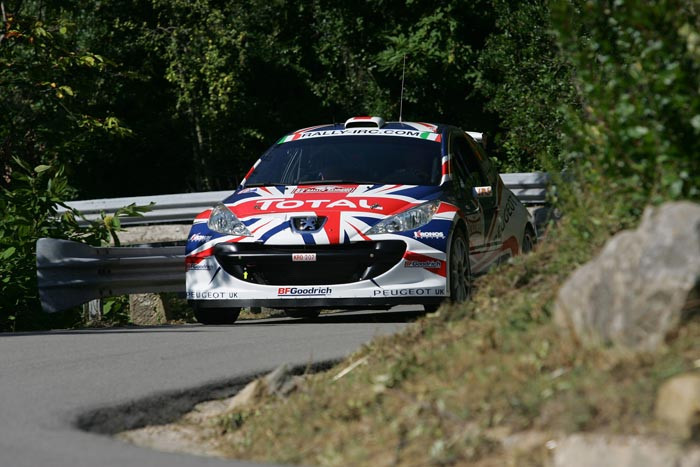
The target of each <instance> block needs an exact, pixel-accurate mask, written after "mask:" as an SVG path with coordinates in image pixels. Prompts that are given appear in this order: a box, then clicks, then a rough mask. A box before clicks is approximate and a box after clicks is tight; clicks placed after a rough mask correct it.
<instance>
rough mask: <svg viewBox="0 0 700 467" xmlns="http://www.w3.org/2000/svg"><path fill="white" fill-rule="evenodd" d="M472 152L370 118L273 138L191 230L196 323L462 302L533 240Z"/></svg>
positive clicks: (455, 141) (449, 137)
mask: <svg viewBox="0 0 700 467" xmlns="http://www.w3.org/2000/svg"><path fill="white" fill-rule="evenodd" d="M480 143H481V134H480V133H473V132H465V131H463V130H461V129H459V128H457V127H454V126H450V125H434V124H429V123H423V122H385V121H384V120H383V119H382V118H379V117H354V118H350V119H349V120H347V121H346V122H345V123H344V124H332V125H321V126H316V127H310V128H304V129H301V130H297V131H295V132H293V133H290V134H288V135H286V136H284V137H282V138H281V139H279V141H277V142H276V143H275V144H273V145H272V147H271V148H269V149H268V150H267V151H266V152H265V153H264V154H263V155H262V157H261V158H260V159H259V160H258V161H257V162H256V163H255V165H254V166H253V167H252V169H251V170H250V171H249V172H248V174H247V175H246V176H245V178H244V179H243V181H242V182H241V184H240V185H239V186H238V187H237V189H236V191H235V192H234V193H233V194H232V195H231V196H229V197H228V198H226V199H224V200H223V201H222V203H220V204H218V205H216V206H214V207H213V208H212V209H208V210H206V211H204V212H202V213H201V214H199V215H198V216H197V217H196V219H195V220H194V224H193V226H192V229H191V231H190V234H189V238H188V241H187V250H186V253H187V255H186V270H187V272H186V277H187V298H188V301H189V303H190V304H191V305H192V306H193V307H194V310H195V316H196V318H197V320H199V321H200V322H202V323H205V324H224V323H233V322H234V321H235V320H236V319H237V317H238V314H239V311H240V309H241V307H259V306H265V307H272V308H280V309H284V310H285V312H286V313H287V314H288V315H289V316H292V317H304V316H307V317H308V316H316V315H318V313H319V312H320V310H321V309H324V308H334V309H346V308H358V307H363V308H373V309H374V308H380V309H381V308H385V309H386V308H389V307H391V306H394V305H398V304H420V305H423V306H424V307H425V308H426V309H431V308H436V307H437V306H438V305H439V304H440V303H441V302H442V301H444V300H446V299H450V300H452V301H463V300H466V299H467V298H468V297H469V294H470V290H471V281H472V278H473V277H474V276H475V275H477V274H480V273H483V272H485V271H486V270H487V269H488V268H489V267H490V266H492V265H494V264H497V263H499V262H501V261H504V260H507V259H508V258H510V257H512V256H515V255H518V254H520V253H523V252H526V251H528V250H529V249H531V248H532V246H533V243H534V241H535V239H536V232H535V227H534V224H533V222H532V219H531V217H530V215H529V214H528V211H527V210H526V209H525V207H524V206H523V205H522V204H521V203H520V201H519V200H518V199H517V198H516V197H515V196H514V195H513V193H511V192H510V191H509V190H508V189H507V188H506V187H505V186H504V185H503V182H502V180H501V178H500V177H499V175H498V173H497V172H496V170H495V169H494V166H493V164H492V163H491V162H490V160H489V158H488V157H487V156H486V154H485V152H484V148H483V147H482V145H481V144H480Z"/></svg>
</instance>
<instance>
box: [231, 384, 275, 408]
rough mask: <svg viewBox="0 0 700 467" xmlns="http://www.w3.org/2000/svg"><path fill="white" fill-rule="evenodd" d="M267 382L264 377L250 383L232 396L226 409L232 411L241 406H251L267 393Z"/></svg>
mask: <svg viewBox="0 0 700 467" xmlns="http://www.w3.org/2000/svg"><path fill="white" fill-rule="evenodd" d="M267 393H268V392H267V384H265V381H264V380H262V379H256V380H254V381H251V382H250V383H248V385H247V386H246V387H244V388H243V389H241V390H240V391H239V392H238V393H237V394H236V395H235V396H233V397H232V398H230V400H229V402H228V404H227V407H226V410H229V411H232V410H236V409H239V408H241V407H246V406H251V405H253V404H255V403H257V402H258V401H259V400H260V399H262V398H263V397H264V396H266V395H267Z"/></svg>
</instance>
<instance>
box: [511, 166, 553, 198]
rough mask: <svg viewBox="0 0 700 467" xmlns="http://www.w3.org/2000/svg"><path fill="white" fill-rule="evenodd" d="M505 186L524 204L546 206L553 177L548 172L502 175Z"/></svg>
mask: <svg viewBox="0 0 700 467" xmlns="http://www.w3.org/2000/svg"><path fill="white" fill-rule="evenodd" d="M501 180H503V184H504V185H505V186H507V187H508V188H509V189H510V191H512V192H513V194H514V195H515V196H516V197H517V198H518V199H519V200H520V202H521V203H523V204H529V205H532V204H545V203H546V202H547V188H548V187H549V184H550V183H551V177H550V176H549V174H548V173H547V172H531V173H508V174H501Z"/></svg>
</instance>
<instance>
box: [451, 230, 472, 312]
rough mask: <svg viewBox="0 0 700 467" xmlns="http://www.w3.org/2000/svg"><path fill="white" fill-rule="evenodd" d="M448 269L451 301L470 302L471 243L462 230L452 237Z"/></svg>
mask: <svg viewBox="0 0 700 467" xmlns="http://www.w3.org/2000/svg"><path fill="white" fill-rule="evenodd" d="M447 268H448V274H449V275H450V276H449V284H450V301H452V302H453V303H460V302H465V301H467V300H469V297H470V296H471V292H472V270H471V264H470V263H469V243H468V242H467V240H466V238H465V236H464V232H463V231H462V230H456V231H455V233H454V234H453V235H452V242H451V243H450V257H449V262H448V264H447Z"/></svg>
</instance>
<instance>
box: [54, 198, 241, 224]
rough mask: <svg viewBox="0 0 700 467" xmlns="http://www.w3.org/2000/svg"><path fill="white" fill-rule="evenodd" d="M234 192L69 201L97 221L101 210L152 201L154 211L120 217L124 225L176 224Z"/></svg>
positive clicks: (110, 209)
mask: <svg viewBox="0 0 700 467" xmlns="http://www.w3.org/2000/svg"><path fill="white" fill-rule="evenodd" d="M232 193H233V190H227V191H205V192H200V193H184V194H175V195H156V196H135V197H129V198H110V199H91V200H86V201H69V202H67V203H66V204H67V205H68V206H70V207H71V208H74V209H77V210H78V211H80V212H81V213H82V214H83V215H84V216H85V218H86V219H88V220H95V219H97V218H99V217H100V213H101V212H106V213H111V212H115V211H116V210H117V209H119V208H121V207H123V206H128V205H130V204H135V205H137V206H146V205H148V204H150V203H154V205H153V207H152V208H151V210H150V211H148V212H146V213H144V215H143V216H138V217H121V218H119V220H120V222H121V224H122V225H144V224H174V223H179V222H182V223H184V222H192V219H194V217H195V216H196V215H197V214H199V213H200V212H202V211H204V210H205V209H207V208H210V207H211V206H213V205H214V204H216V203H218V202H219V201H221V200H222V199H224V198H226V197H228V196H230V195H231V194H232ZM65 211H66V209H65V208H60V209H59V210H58V214H63V213H64V212H65Z"/></svg>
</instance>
